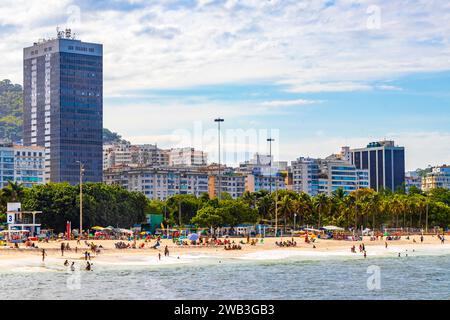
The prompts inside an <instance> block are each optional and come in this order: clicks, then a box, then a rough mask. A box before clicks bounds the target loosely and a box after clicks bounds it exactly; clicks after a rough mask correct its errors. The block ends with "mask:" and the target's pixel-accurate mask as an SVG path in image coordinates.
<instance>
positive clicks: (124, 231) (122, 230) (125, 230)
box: [119, 229, 133, 234]
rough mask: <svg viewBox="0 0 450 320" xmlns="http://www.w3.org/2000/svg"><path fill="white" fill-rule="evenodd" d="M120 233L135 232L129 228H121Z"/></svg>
mask: <svg viewBox="0 0 450 320" xmlns="http://www.w3.org/2000/svg"><path fill="white" fill-rule="evenodd" d="M119 230H120V233H125V234H133V231H131V230H127V229H119Z"/></svg>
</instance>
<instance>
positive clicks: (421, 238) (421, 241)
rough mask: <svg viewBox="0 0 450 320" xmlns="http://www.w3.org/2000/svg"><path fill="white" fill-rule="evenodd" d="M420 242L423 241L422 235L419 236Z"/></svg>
mask: <svg viewBox="0 0 450 320" xmlns="http://www.w3.org/2000/svg"><path fill="white" fill-rule="evenodd" d="M420 243H423V235H421V236H420Z"/></svg>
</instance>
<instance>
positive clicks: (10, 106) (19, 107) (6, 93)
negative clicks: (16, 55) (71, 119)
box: [0, 80, 123, 144]
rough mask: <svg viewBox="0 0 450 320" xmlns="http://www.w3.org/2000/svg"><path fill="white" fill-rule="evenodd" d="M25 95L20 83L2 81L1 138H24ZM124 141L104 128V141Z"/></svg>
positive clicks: (18, 139)
mask: <svg viewBox="0 0 450 320" xmlns="http://www.w3.org/2000/svg"><path fill="white" fill-rule="evenodd" d="M22 114H23V95H22V86H21V85H20V84H12V83H11V81H10V80H2V81H0V140H8V141H12V142H18V141H20V140H21V139H22V125H23V119H22ZM120 141H123V140H122V137H121V136H120V135H119V134H118V133H115V132H111V131H110V130H108V129H103V142H104V143H106V144H111V143H113V142H120Z"/></svg>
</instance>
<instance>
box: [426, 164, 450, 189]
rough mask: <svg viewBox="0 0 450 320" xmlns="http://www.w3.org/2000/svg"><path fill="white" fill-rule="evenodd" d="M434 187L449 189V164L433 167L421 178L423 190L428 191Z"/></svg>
mask: <svg viewBox="0 0 450 320" xmlns="http://www.w3.org/2000/svg"><path fill="white" fill-rule="evenodd" d="M436 188H444V189H450V166H447V165H443V166H440V167H434V168H432V171H431V172H430V173H428V174H427V175H426V176H425V177H424V178H423V179H422V190H423V191H430V190H433V189H436Z"/></svg>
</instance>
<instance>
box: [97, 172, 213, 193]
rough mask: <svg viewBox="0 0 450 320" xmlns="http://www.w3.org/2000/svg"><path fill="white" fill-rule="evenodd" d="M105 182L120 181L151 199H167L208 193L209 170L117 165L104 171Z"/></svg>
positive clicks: (121, 183)
mask: <svg viewBox="0 0 450 320" xmlns="http://www.w3.org/2000/svg"><path fill="white" fill-rule="evenodd" d="M104 182H105V183H106V184H118V185H121V186H123V187H124V188H126V189H127V190H129V191H139V192H142V193H144V194H145V195H146V196H147V198H149V199H155V200H156V199H158V200H165V199H167V198H169V197H171V196H174V195H177V194H191V195H195V196H197V197H198V196H200V195H201V194H203V193H208V174H207V173H204V172H200V171H198V170H195V169H191V168H171V167H165V168H157V167H134V168H133V167H128V166H122V167H116V168H110V169H108V170H106V171H105V172H104Z"/></svg>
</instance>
